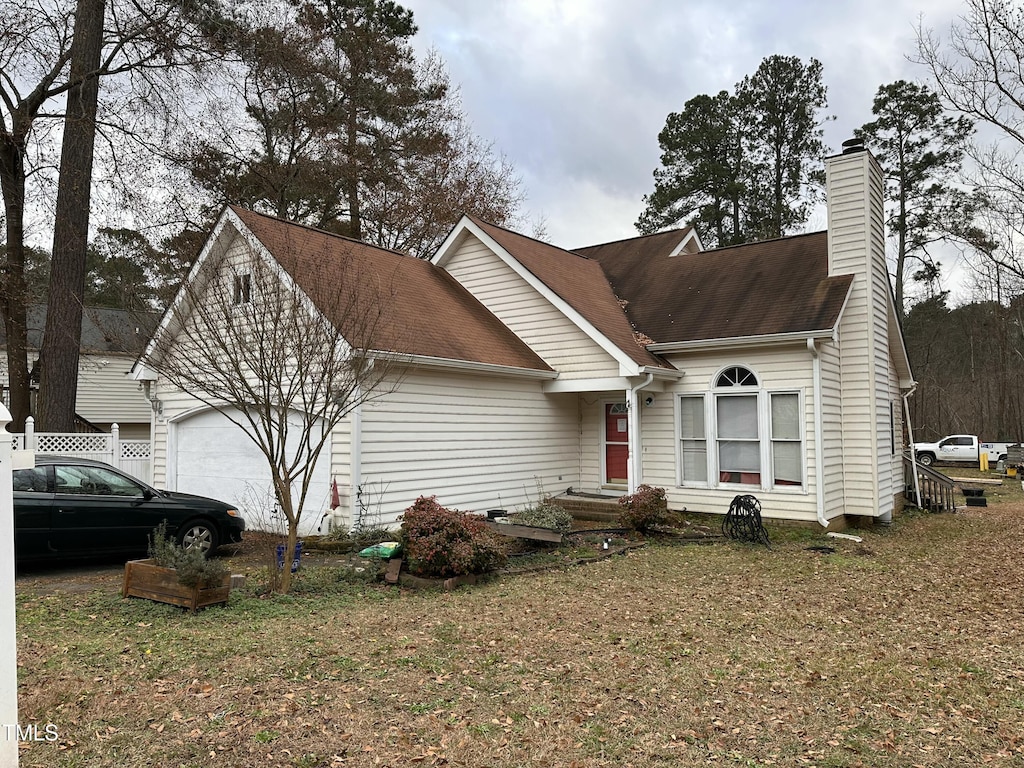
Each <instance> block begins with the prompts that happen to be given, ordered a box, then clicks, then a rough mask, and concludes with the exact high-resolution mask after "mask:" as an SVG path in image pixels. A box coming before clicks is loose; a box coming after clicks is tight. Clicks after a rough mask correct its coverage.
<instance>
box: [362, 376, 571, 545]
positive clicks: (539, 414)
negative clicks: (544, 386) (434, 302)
mask: <svg viewBox="0 0 1024 768" xmlns="http://www.w3.org/2000/svg"><path fill="white" fill-rule="evenodd" d="M578 413H579V412H578V407H577V399H576V395H575V394H564V395H545V394H544V393H542V392H541V385H540V382H539V381H536V380H531V379H517V378H513V377H507V378H505V377H490V376H485V375H480V374H473V373H469V374H464V373H452V372H443V373H442V372H432V371H428V370H425V369H420V370H416V371H411V372H409V373H408V375H407V376H405V377H404V378H403V379H402V381H401V384H400V386H399V388H398V390H397V391H395V392H393V393H391V394H388V395H387V396H386V397H385V398H383V399H382V400H379V401H376V402H373V403H368V404H366V406H365V407H364V408H363V410H362V462H361V483H362V485H363V487H364V489H369V490H370V491H372V492H373V494H374V495H375V497H376V498H375V502H374V506H375V507H376V508H377V512H378V519H379V520H380V522H382V523H384V524H388V525H393V524H395V523H396V520H397V517H398V515H400V514H401V513H402V511H403V510H404V509H405V508H407V507H408V506H409V505H410V504H412V503H413V502H414V501H415V500H416V498H417V497H418V496H420V495H427V496H431V495H437V497H438V501H439V502H440V503H441V504H443V505H445V506H448V507H456V508H459V509H465V510H474V511H479V512H483V511H485V510H487V509H499V508H500V509H509V510H514V509H515V508H516V507H519V506H522V505H526V504H530V503H534V502H536V501H538V500H539V496H540V495H541V493H542V492H543V493H557V492H559V491H561V490H564V489H565V488H567V487H568V486H570V485H572V486H576V487H579V467H580V459H579V450H580V445H579V415H578Z"/></svg>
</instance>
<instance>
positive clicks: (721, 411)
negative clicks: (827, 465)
mask: <svg viewBox="0 0 1024 768" xmlns="http://www.w3.org/2000/svg"><path fill="white" fill-rule="evenodd" d="M709 383H710V384H711V386H710V391H708V392H705V393H692V394H691V393H687V394H681V395H679V397H678V399H677V408H676V415H677V418H676V435H677V450H678V462H677V482H678V484H679V485H681V486H692V487H709V486H710V487H716V486H724V487H737V488H740V489H746V490H752V489H755V488H757V489H763V488H788V489H792V490H797V489H803V487H804V485H805V478H806V471H805V451H804V439H803V433H804V429H803V421H804V420H803V416H802V414H803V395H802V393H801V391H800V390H798V389H782V390H766V389H763V388H762V385H761V381H760V380H759V378H758V376H757V375H756V373H755V372H754V371H753V370H751V369H750V368H748V367H746V366H742V365H730V366H726V367H725V368H723V369H721V370H720V371H719V372H718V373H717V374H715V376H713V377H712V380H711V382H709Z"/></svg>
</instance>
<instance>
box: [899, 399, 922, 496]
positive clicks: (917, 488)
mask: <svg viewBox="0 0 1024 768" xmlns="http://www.w3.org/2000/svg"><path fill="white" fill-rule="evenodd" d="M915 392H917V384H914V386H912V387H911V388H910V389H909V390H907V393H906V394H905V395H904V396H903V415H904V416H905V417H906V419H907V439H908V440H909V441H910V469H911V474H912V475H913V476H914V495H915V496H916V497H917V498H916V499H914V502H915V504H916V505H917V506H918V507H920V506H921V480H920V478H918V476H917V453H916V452H915V451H914V428H913V427H912V426H911V424H910V403H909V402H907V400H908V399H909V398H910V396H911V395H913V394H914V393H915Z"/></svg>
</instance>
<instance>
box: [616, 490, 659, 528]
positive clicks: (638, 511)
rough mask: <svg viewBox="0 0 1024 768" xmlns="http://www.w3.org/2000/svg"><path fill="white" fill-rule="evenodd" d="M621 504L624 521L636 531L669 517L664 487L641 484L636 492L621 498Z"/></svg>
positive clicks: (621, 515)
mask: <svg viewBox="0 0 1024 768" xmlns="http://www.w3.org/2000/svg"><path fill="white" fill-rule="evenodd" d="M619 504H621V505H622V510H621V512H620V513H619V516H620V517H621V518H622V522H623V523H624V524H625V525H626V527H628V528H632V529H633V530H635V531H641V532H643V531H646V530H648V529H650V528H651V526H654V525H658V524H660V523H664V522H665V521H666V520H667V519H668V502H667V501H666V499H665V489H664V488H655V487H653V486H650V485H641V486H639V487H638V488H637V489H636V493H633V494H628V495H626V496H623V497H622V498H620V499H619Z"/></svg>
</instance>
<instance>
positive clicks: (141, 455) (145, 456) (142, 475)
mask: <svg viewBox="0 0 1024 768" xmlns="http://www.w3.org/2000/svg"><path fill="white" fill-rule="evenodd" d="M151 450H152V446H151V443H150V442H149V440H122V441H121V455H120V456H119V457H118V459H119V460H118V466H119V467H121V469H123V470H124V471H125V472H127V473H128V474H129V475H134V476H135V477H137V478H139V480H144V481H145V482H147V483H151V482H153V467H152V464H151V463H150V457H151Z"/></svg>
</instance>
